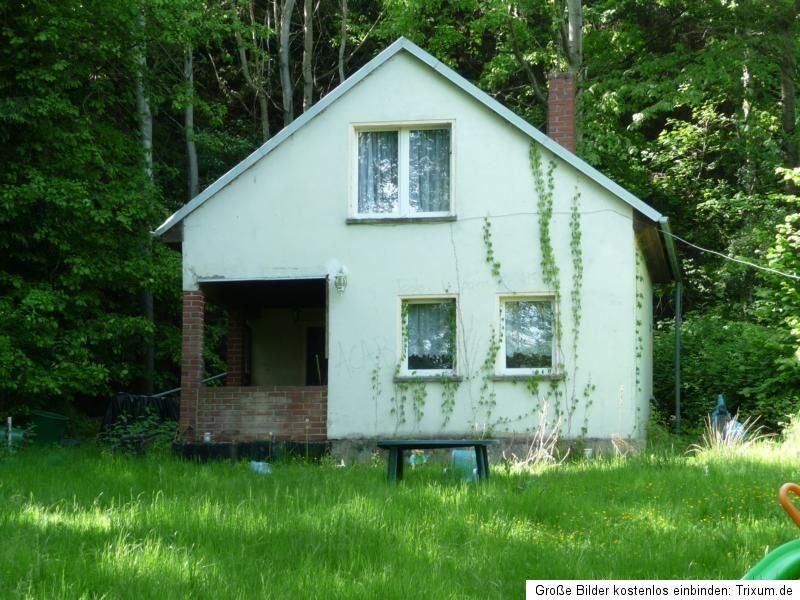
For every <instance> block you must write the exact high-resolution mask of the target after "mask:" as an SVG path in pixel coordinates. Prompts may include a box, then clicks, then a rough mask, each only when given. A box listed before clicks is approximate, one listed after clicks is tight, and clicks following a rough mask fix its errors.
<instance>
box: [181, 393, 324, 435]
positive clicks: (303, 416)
mask: <svg viewBox="0 0 800 600" xmlns="http://www.w3.org/2000/svg"><path fill="white" fill-rule="evenodd" d="M206 431H209V432H211V433H212V434H213V436H214V441H219V442H224V441H237V442H249V441H257V440H269V439H270V432H271V433H272V439H274V440H276V441H282V440H294V441H305V440H306V433H307V434H308V438H307V439H308V440H311V441H323V440H327V439H328V388H327V387H325V386H313V387H312V386H304V387H295V386H259V387H239V386H225V387H208V388H207V387H204V388H200V391H199V400H198V406H197V432H198V434H197V435H198V437H202V435H203V433H204V432H206Z"/></svg>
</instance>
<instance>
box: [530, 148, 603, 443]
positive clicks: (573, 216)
mask: <svg viewBox="0 0 800 600" xmlns="http://www.w3.org/2000/svg"><path fill="white" fill-rule="evenodd" d="M530 166H531V172H532V174H533V181H534V188H535V190H536V195H537V209H538V215H539V252H540V267H541V270H542V279H543V280H544V283H545V285H547V286H548V287H550V289H551V290H553V293H554V296H555V300H554V302H555V308H556V314H557V315H558V314H561V306H560V304H561V277H560V275H561V270H560V268H559V266H558V262H557V260H556V253H555V249H554V247H553V238H552V234H551V231H552V222H553V204H554V191H555V179H554V172H555V167H556V163H555V162H554V161H552V160H550V161H549V162H548V163H547V165H546V166H545V165H544V163H543V159H542V154H541V150H540V149H539V147H538V145H537V144H536V143H532V144H531V147H530ZM580 200H581V195H580V191H579V190H578V188H577V185H576V187H575V193H574V195H573V196H572V199H571V202H570V220H569V228H570V259H571V263H572V264H571V266H572V282H571V283H572V286H571V290H570V296H569V297H570V316H571V317H572V331H571V334H572V336H571V351H572V361H573V362H572V369H571V372H570V376H569V377H567V374H566V372H565V365H564V364H563V362H562V361H563V353H562V337H563V334H562V329H563V328H562V327H558V326H556V327H554V343H555V345H556V356H557V357H558V358H557V363H558V364H557V366H556V371H557V372H558V373H560V374H561V378H560V379H559V380H551V381H550V382H549V386H548V387H549V390H547V391H546V392H545V393H544V396H543V397H542V392H541V386H540V385H539V383H536V385H533V384H530V385H529V386H528V387H529V390H530V391H531V394H532V395H534V397H536V398H537V399H539V400H540V401H547V402H551V403H552V406H553V407H554V409H553V411H554V416H555V418H556V419H563V420H564V422H565V424H566V429H567V431H568V432H569V431H571V430H572V421H573V419H574V416H575V413H576V412H577V410H578V408H579V406H580V405H581V404H583V406H584V413H583V414H584V422H583V425H582V427H581V433H580V435H579V437H583V436H585V434H586V432H587V430H588V414H589V411H588V409H589V407H590V406H591V393H592V392H593V391H594V386H593V385H592V384H587V385H586V386H585V388H584V390H583V392H582V393H581V394H579V393H578V391H577V388H576V386H577V380H578V364H579V363H578V349H579V341H580V331H581V316H582V312H583V311H582V291H583V247H582V237H583V236H582V229H581V213H580Z"/></svg>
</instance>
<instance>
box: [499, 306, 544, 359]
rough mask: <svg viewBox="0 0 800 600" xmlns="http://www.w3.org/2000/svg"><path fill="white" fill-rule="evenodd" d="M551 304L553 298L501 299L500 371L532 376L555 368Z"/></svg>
mask: <svg viewBox="0 0 800 600" xmlns="http://www.w3.org/2000/svg"><path fill="white" fill-rule="evenodd" d="M554 306H555V302H554V299H553V298H552V297H539V298H504V299H503V300H502V301H501V313H500V314H501V319H502V324H503V334H504V335H503V339H504V355H503V356H502V358H501V360H502V364H501V369H502V370H503V371H505V372H508V373H520V374H531V375H535V374H546V373H552V372H553V371H554V369H555V364H556V360H555V343H554V340H553V334H554V328H555V309H554Z"/></svg>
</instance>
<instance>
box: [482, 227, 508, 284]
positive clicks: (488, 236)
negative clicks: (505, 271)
mask: <svg viewBox="0 0 800 600" xmlns="http://www.w3.org/2000/svg"><path fill="white" fill-rule="evenodd" d="M483 247H484V249H485V250H486V264H487V265H489V269H490V270H491V272H492V277H494V278H495V280H496V281H497V283H502V282H503V278H502V277H501V276H500V262H499V261H497V260H496V259H495V256H494V244H493V243H492V222H491V221H490V220H489V217H485V218H484V219H483Z"/></svg>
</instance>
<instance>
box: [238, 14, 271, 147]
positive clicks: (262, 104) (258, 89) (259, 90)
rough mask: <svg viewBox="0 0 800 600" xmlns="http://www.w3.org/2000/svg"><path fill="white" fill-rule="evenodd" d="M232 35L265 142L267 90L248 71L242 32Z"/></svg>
mask: <svg viewBox="0 0 800 600" xmlns="http://www.w3.org/2000/svg"><path fill="white" fill-rule="evenodd" d="M234 35H235V37H236V49H237V51H238V53H239V62H240V63H241V65H242V75H244V80H245V81H246V82H247V85H249V86H250V89H252V90H253V92H254V93H255V95H256V100H257V102H258V113H259V117H260V119H261V139H262V141H264V142H266V141H267V140H268V139H269V105H268V104H267V92H266V90H265V89H264V87H263V86H262V85H259V83H258V82H257V81H256V80H255V78H254V77H253V74H252V73H251V71H250V62H249V60H248V58H247V51H246V50H245V47H244V40H242V34H241V33H240V32H239V30H238V29H237V30H236V31H235V33H234Z"/></svg>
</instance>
